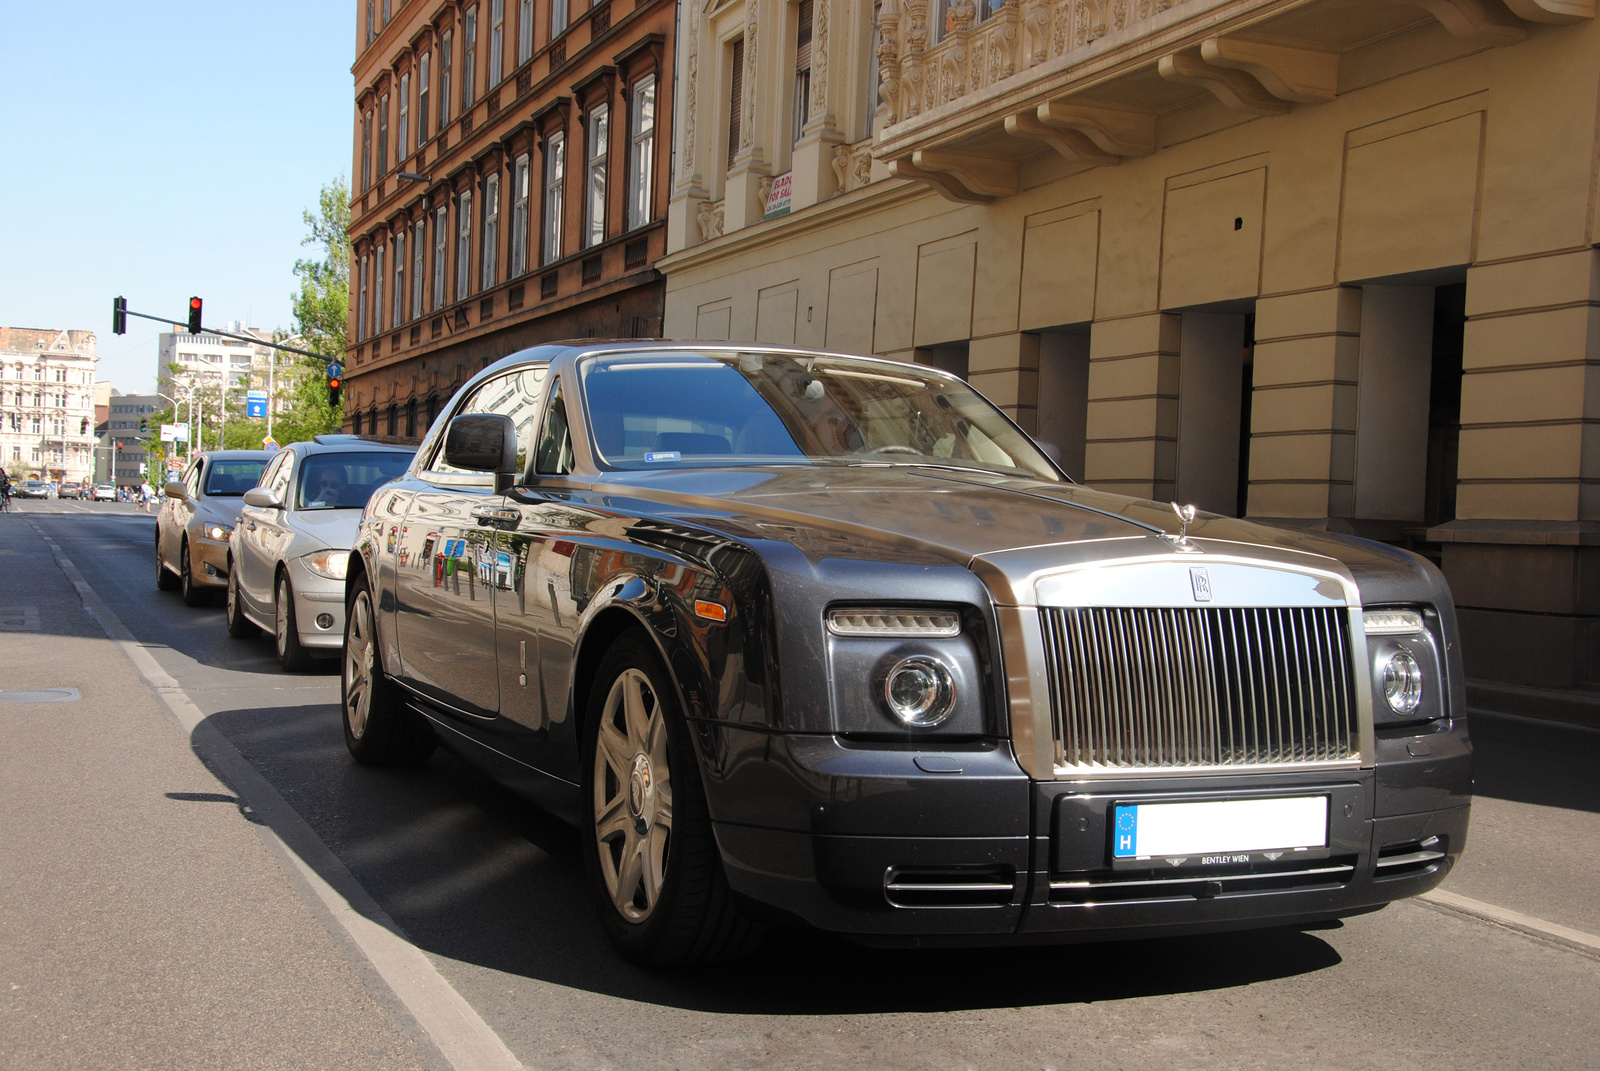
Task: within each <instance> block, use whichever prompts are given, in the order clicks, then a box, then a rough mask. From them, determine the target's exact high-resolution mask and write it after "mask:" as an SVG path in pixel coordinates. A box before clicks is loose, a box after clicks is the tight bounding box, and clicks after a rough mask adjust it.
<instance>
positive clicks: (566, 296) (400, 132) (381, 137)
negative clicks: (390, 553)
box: [344, 0, 674, 437]
mask: <svg viewBox="0 0 1600 1071" xmlns="http://www.w3.org/2000/svg"><path fill="white" fill-rule="evenodd" d="M356 19H357V30H358V40H357V48H356V62H355V66H354V68H353V73H354V76H355V103H356V109H355V153H354V162H353V166H354V170H353V175H354V181H353V182H352V198H353V200H352V204H351V213H350V216H351V220H350V239H351V244H352V251H351V269H350V291H351V293H350V332H349V338H350V348H349V350H348V352H347V355H346V358H347V359H346V371H345V399H344V401H345V410H346V414H347V417H346V426H347V427H348V428H349V429H351V430H353V431H357V432H367V433H372V432H376V433H378V434H385V435H401V436H410V437H418V436H421V435H422V434H423V432H424V431H425V430H426V429H427V426H428V423H429V422H431V420H432V419H433V417H434V416H435V415H437V413H438V412H439V410H440V409H441V408H442V407H443V405H444V403H445V402H446V401H447V400H448V399H449V397H450V395H451V393H452V392H453V391H454V390H455V388H456V387H458V386H459V385H460V384H461V383H462V382H463V381H464V380H465V379H466V378H467V377H469V376H470V375H472V374H473V373H474V372H476V371H477V370H478V369H479V368H481V367H483V366H485V365H487V364H488V363H490V362H491V361H494V360H496V359H498V358H500V357H503V356H505V355H506V354H508V353H511V352H513V351H515V350H517V349H521V348H523V347H526V346H530V345H534V344H537V343H540V342H547V341H553V340H557V339H564V338H573V337H581V336H600V337H641V336H652V335H659V334H660V333H661V326H662V311H663V302H664V284H663V282H662V279H661V276H660V274H659V273H658V272H657V271H656V270H655V268H654V263H655V261H656V259H657V258H658V257H660V256H662V255H663V254H664V253H665V246H666V206H667V183H668V170H669V167H670V160H669V156H670V151H671V134H670V129H669V127H668V123H667V121H666V117H668V116H670V115H671V114H672V85H673V72H672V56H673V45H672V33H673V24H674V5H673V4H672V3H671V2H670V0H598V2H595V3H592V4H590V5H588V6H586V7H585V6H584V0H470V2H462V0H409V2H406V0H360V2H358V3H357V5H356Z"/></svg>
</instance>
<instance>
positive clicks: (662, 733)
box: [644, 703, 667, 770]
mask: <svg viewBox="0 0 1600 1071" xmlns="http://www.w3.org/2000/svg"><path fill="white" fill-rule="evenodd" d="M644 753H645V754H646V755H649V756H650V762H651V764H652V765H656V766H660V767H661V768H662V769H663V770H665V769H666V768H667V719H666V718H664V717H662V716H661V704H660V703H657V704H656V708H655V710H654V711H652V712H651V715H650V728H649V729H648V730H647V735H646V736H645V744H644Z"/></svg>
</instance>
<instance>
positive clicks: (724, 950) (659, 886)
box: [579, 630, 766, 967]
mask: <svg viewBox="0 0 1600 1071" xmlns="http://www.w3.org/2000/svg"><path fill="white" fill-rule="evenodd" d="M582 739H583V757H582V762H581V766H580V770H581V776H582V780H583V785H582V789H583V797H584V801H585V808H586V815H585V817H586V819H587V821H586V822H585V825H584V827H583V829H582V830H581V831H580V833H579V836H580V838H581V839H582V841H583V854H584V863H585V869H586V870H587V872H588V879H589V888H590V892H591V893H592V894H593V896H594V901H595V909H596V910H597V911H598V913H599V915H600V925H601V927H602V928H603V929H604V930H605V932H606V936H607V937H609V938H610V939H611V941H612V943H613V944H615V945H616V946H617V949H618V950H619V951H620V952H621V953H622V954H623V955H624V956H626V957H628V958H629V959H631V960H634V961H635V962H638V963H644V964H649V965H652V966H674V967H675V966H688V965H691V964H702V963H718V962H723V961H726V960H731V959H736V958H738V957H740V956H743V955H745V954H746V953H748V952H750V951H751V950H752V949H754V948H755V946H756V945H757V944H759V943H760V941H761V938H762V937H763V936H764V935H765V932H766V931H765V928H764V927H763V926H761V925H760V924H759V923H756V922H753V921H752V920H750V919H749V918H747V917H746V916H745V915H744V914H743V913H742V912H740V910H739V908H738V905H737V904H736V903H735V902H734V899H733V894H732V892H731V890H730V889H729V888H728V879H727V877H726V875H725V874H724V873H723V869H722V856H721V853H720V852H719V850H718V848H717V842H716V838H715V837H714V835H713V834H712V830H711V814H710V811H709V810H708V808H707V806H706V797H705V787H704V785H703V784H702V783H701V781H700V768H699V764H698V762H697V760H696V759H695V753H694V744H693V741H691V739H690V737H689V730H688V726H687V724H686V723H685V722H684V720H683V715H682V712H681V711H680V710H679V708H678V700H677V692H676V691H675V690H674V688H673V685H672V678H671V677H670V676H669V675H668V673H667V668H666V666H665V665H663V664H662V661H661V657H660V656H659V655H658V654H657V653H656V649H655V646H654V644H652V643H651V642H650V640H649V638H648V637H647V636H646V635H645V634H644V633H642V632H640V631H637V630H634V631H630V632H626V633H624V634H623V635H622V636H621V637H619V638H618V639H617V641H616V642H615V643H614V644H613V645H612V647H611V649H610V650H609V651H607V652H606V656H605V658H604V659H603V660H602V661H601V663H600V668H599V669H598V670H597V671H596V673H595V677H594V689H593V691H592V692H591V693H590V696H589V704H588V711H587V715H586V717H585V719H584V723H583V734H582Z"/></svg>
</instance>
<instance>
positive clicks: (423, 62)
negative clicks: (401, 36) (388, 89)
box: [417, 52, 433, 145]
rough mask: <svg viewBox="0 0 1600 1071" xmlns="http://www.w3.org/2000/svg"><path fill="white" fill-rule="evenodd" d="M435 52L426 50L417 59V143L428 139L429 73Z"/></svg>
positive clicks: (419, 143)
mask: <svg viewBox="0 0 1600 1071" xmlns="http://www.w3.org/2000/svg"><path fill="white" fill-rule="evenodd" d="M432 59H433V54H432V53H429V52H424V53H423V54H422V58H421V59H419V60H418V61H417V144H418V145H421V144H422V143H423V142H425V141H427V140H428V75H429V73H430V70H429V68H430V65H431V63H430V61H431V60H432Z"/></svg>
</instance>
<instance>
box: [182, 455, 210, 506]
mask: <svg viewBox="0 0 1600 1071" xmlns="http://www.w3.org/2000/svg"><path fill="white" fill-rule="evenodd" d="M204 465H205V463H204V462H203V461H196V462H195V463H194V464H193V465H190V466H189V471H188V472H186V473H184V474H183V486H184V488H185V489H187V490H188V492H189V497H190V498H195V497H197V496H198V495H199V494H200V470H201V468H203V467H204Z"/></svg>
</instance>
